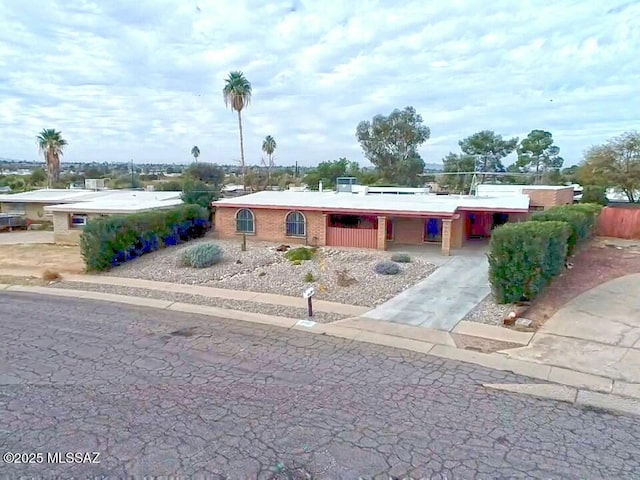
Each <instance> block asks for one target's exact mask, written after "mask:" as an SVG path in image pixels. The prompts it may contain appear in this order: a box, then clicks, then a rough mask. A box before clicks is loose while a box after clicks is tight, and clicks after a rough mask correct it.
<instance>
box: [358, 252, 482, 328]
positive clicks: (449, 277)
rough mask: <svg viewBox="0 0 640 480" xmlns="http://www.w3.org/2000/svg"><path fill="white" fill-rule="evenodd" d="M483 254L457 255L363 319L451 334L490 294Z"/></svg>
mask: <svg viewBox="0 0 640 480" xmlns="http://www.w3.org/2000/svg"><path fill="white" fill-rule="evenodd" d="M488 270H489V264H488V262H487V258H486V256H484V255H459V256H455V257H451V258H450V259H449V260H448V261H447V262H446V263H444V264H443V265H441V266H440V267H438V269H437V270H436V271H435V272H434V273H432V274H431V275H429V276H428V277H427V278H425V279H424V280H423V281H421V282H420V283H418V284H416V285H414V286H413V287H411V288H409V289H407V290H405V291H404V292H402V293H401V294H400V295H397V296H396V297H394V298H392V299H391V300H389V301H388V302H385V303H383V304H382V305H380V306H378V307H377V308H375V309H374V310H371V311H370V312H368V313H366V314H365V315H364V316H365V317H366V318H371V319H374V320H383V321H387V322H395V323H401V324H404V325H413V326H421V327H428V328H433V329H438V330H445V331H451V330H453V329H454V328H455V327H456V325H457V324H458V322H460V320H462V319H463V318H464V317H465V315H467V313H469V312H470V311H471V310H472V309H473V308H474V307H475V306H476V305H477V304H478V303H479V302H480V301H481V300H482V299H483V298H484V297H486V296H487V295H488V294H489V293H490V292H491V287H490V285H489V277H488Z"/></svg>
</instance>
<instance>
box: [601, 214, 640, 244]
mask: <svg viewBox="0 0 640 480" xmlns="http://www.w3.org/2000/svg"><path fill="white" fill-rule="evenodd" d="M598 235H601V236H603V237H615V238H629V239H636V238H637V239H640V209H638V208H615V207H605V208H603V209H602V213H600V218H599V219H598Z"/></svg>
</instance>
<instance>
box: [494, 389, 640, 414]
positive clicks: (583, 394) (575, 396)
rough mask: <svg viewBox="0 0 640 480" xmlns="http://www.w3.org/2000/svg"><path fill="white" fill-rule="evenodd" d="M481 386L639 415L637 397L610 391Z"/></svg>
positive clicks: (639, 408)
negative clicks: (624, 395)
mask: <svg viewBox="0 0 640 480" xmlns="http://www.w3.org/2000/svg"><path fill="white" fill-rule="evenodd" d="M482 386H483V387H485V388H489V389H492V390H500V391H503V392H510V393H517V394H522V395H529V396H532V397H537V398H546V399H549V400H556V401H560V402H567V403H571V404H573V405H577V406H582V407H590V408H599V409H604V410H610V411H612V412H617V413H624V414H628V415H637V416H640V400H639V399H635V398H629V397H623V396H621V395H615V394H611V393H598V392H593V391H590V390H584V389H579V388H572V387H567V386H564V385H556V384H511V383H485V384H483V385H482Z"/></svg>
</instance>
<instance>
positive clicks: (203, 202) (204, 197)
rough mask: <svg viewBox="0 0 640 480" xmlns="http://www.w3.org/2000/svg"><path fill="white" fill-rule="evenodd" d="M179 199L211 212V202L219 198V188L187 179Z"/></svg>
mask: <svg viewBox="0 0 640 480" xmlns="http://www.w3.org/2000/svg"><path fill="white" fill-rule="evenodd" d="M181 198H182V201H183V202H184V203H191V204H194V205H200V206H201V207H205V208H208V209H209V210H210V211H211V202H213V201H215V200H217V199H218V198H220V187H219V186H217V185H208V184H206V183H204V182H201V181H198V180H192V179H188V180H186V181H185V182H184V186H183V190H182V196H181Z"/></svg>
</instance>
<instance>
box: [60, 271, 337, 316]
mask: <svg viewBox="0 0 640 480" xmlns="http://www.w3.org/2000/svg"><path fill="white" fill-rule="evenodd" d="M49 286H50V287H51V288H69V289H77V290H85V291H90V292H101V293H113V294H114V295H128V296H134V297H145V298H153V299H157V300H173V301H175V302H181V303H191V304H194V305H208V306H211V307H219V308H227V309H230V310H240V311H244V312H253V313H262V314H265V315H275V316H279V317H288V318H300V319H307V318H308V316H307V310H306V309H304V308H297V307H289V306H284V305H271V304H265V303H257V302H246V301H242V300H229V299H224V298H212V297H205V296H203V295H189V294H187V293H172V292H162V291H158V290H149V289H146V288H131V287H121V286H117V285H99V284H95V283H84V282H70V281H62V282H55V283H52V284H51V285H49ZM345 318H347V315H339V314H337V313H326V312H314V315H313V321H314V322H318V323H330V322H336V321H338V320H343V319H345Z"/></svg>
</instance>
